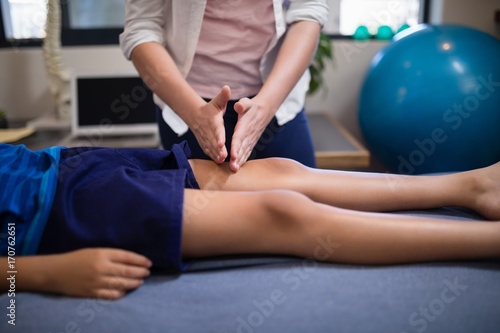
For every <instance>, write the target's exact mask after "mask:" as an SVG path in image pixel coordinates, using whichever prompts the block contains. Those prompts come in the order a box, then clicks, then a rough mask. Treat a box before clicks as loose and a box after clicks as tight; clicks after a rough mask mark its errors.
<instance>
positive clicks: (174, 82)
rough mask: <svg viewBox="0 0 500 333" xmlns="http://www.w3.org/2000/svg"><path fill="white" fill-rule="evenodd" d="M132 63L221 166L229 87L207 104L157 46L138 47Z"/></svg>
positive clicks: (225, 153)
mask: <svg viewBox="0 0 500 333" xmlns="http://www.w3.org/2000/svg"><path fill="white" fill-rule="evenodd" d="M131 59H132V62H133V64H134V66H135V67H136V68H137V70H138V72H139V74H140V76H141V77H142V79H143V80H144V82H145V83H146V84H147V85H148V86H149V88H150V89H151V90H152V91H153V92H154V93H155V94H157V95H158V97H160V99H161V100H162V101H164V102H165V103H167V104H168V105H169V106H170V108H172V109H173V110H174V111H175V112H176V113H177V114H178V115H179V116H180V117H181V118H182V120H184V121H185V122H186V124H187V125H188V126H189V128H190V129H191V130H192V131H193V133H194V135H195V136H196V139H197V140H198V143H199V144H200V146H201V147H202V149H203V150H204V152H205V153H206V154H207V155H208V156H209V157H210V158H211V159H212V160H214V161H215V162H217V163H222V162H223V161H224V160H225V158H226V157H227V154H228V152H227V150H226V147H225V130H224V121H223V118H222V116H223V115H224V112H225V109H226V104H227V102H228V100H229V99H230V94H231V92H230V89H229V87H227V86H225V87H223V88H222V89H221V91H220V93H219V95H218V96H216V97H215V98H214V99H213V100H212V101H211V102H210V103H206V102H205V101H204V100H203V99H202V98H201V97H200V96H198V94H197V93H196V92H195V91H194V90H193V88H192V87H191V86H190V85H189V84H188V83H187V81H186V80H185V79H184V77H183V76H182V74H181V73H180V71H179V70H178V68H177V66H176V65H175V63H174V61H173V59H172V57H171V56H170V54H169V53H168V52H167V51H166V49H165V48H164V47H163V46H162V45H161V44H159V43H156V42H146V43H143V44H140V45H138V46H136V47H135V48H134V49H133V50H132V54H131ZM165 148H168V147H165Z"/></svg>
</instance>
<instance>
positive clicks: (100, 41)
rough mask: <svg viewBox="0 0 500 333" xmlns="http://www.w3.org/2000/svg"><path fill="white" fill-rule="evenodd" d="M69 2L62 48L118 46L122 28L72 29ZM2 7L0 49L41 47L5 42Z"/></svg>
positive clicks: (427, 2)
mask: <svg viewBox="0 0 500 333" xmlns="http://www.w3.org/2000/svg"><path fill="white" fill-rule="evenodd" d="M431 1H432V0H423V2H422V4H423V7H424V8H423V12H422V23H429V18H430V7H431ZM68 3H69V1H61V44H62V46H94V45H118V44H119V40H118V36H119V35H120V34H121V33H122V32H123V28H102V29H72V28H70V22H69V7H68ZM2 11H3V6H2V5H1V4H0V49H1V48H9V47H10V48H18V47H41V46H42V44H43V41H42V39H18V40H15V41H12V40H7V38H6V35H5V31H4V22H3V15H2V14H3V13H2ZM327 35H328V37H330V38H331V39H340V40H352V39H353V37H352V36H347V35H341V34H327Z"/></svg>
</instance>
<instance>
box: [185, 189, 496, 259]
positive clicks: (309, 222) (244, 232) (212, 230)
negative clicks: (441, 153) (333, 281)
mask: <svg viewBox="0 0 500 333" xmlns="http://www.w3.org/2000/svg"><path fill="white" fill-rule="evenodd" d="M184 203H185V204H184V218H183V231H182V253H183V256H184V257H185V258H197V257H206V256H214V255H225V254H242V253H267V254H272V253H274V254H288V255H297V256H302V257H310V258H313V259H316V260H320V261H331V262H344V263H355V264H396V263H406V262H421V261H436V260H467V259H478V258H489V257H497V258H498V257H500V223H491V222H474V223H465V222H456V221H444V220H437V219H425V218H417V217H410V216H400V215H389V214H381V213H366V212H357V211H350V210H345V209H340V208H335V207H331V206H328V205H324V204H319V203H316V202H313V201H311V200H310V199H309V198H307V197H305V196H303V195H301V194H299V193H296V192H292V191H264V192H262V191H256V192H218V191H203V190H201V191H197V190H185V200H184ZM402 222H404V223H402Z"/></svg>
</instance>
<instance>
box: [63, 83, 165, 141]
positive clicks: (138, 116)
mask: <svg viewBox="0 0 500 333" xmlns="http://www.w3.org/2000/svg"><path fill="white" fill-rule="evenodd" d="M59 145H61V146H66V147H78V146H99V147H113V148H126V147H128V148H158V147H160V139H159V135H158V125H157V123H156V112H155V104H154V102H153V93H152V91H151V90H150V89H149V88H148V87H147V86H146V85H145V84H144V82H143V81H142V79H141V78H140V77H139V76H138V75H134V74H120V75H116V74H113V75H99V74H97V75H88V74H87V75H73V77H72V79H71V133H70V134H69V135H68V136H66V137H65V138H64V139H63V140H62V141H61V142H59Z"/></svg>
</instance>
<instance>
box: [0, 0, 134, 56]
mask: <svg viewBox="0 0 500 333" xmlns="http://www.w3.org/2000/svg"><path fill="white" fill-rule="evenodd" d="M47 1H48V0H0V4H1V7H0V9H1V15H0V47H1V46H3V47H6V46H37V45H41V41H42V39H43V38H44V36H45V32H44V30H45V22H46V16H47V9H46V6H47ZM124 17H125V1H124V0H105V1H103V0H71V1H68V0H65V1H61V21H62V22H61V41H62V44H63V45H65V46H68V45H102V44H118V36H119V34H120V33H121V32H122V31H123V20H124Z"/></svg>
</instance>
